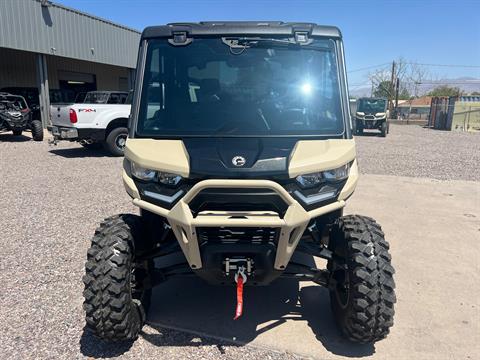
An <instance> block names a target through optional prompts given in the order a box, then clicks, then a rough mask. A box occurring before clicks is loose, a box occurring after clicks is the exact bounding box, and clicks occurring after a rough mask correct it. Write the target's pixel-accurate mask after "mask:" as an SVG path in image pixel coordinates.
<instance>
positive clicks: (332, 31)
mask: <svg viewBox="0 0 480 360" xmlns="http://www.w3.org/2000/svg"><path fill="white" fill-rule="evenodd" d="M177 32H180V33H181V32H186V33H187V35H189V36H208V35H213V36H215V35H232V36H233V35H253V36H255V35H256V36H261V35H284V36H294V34H295V33H297V32H307V33H308V35H309V36H318V37H330V38H332V37H333V38H341V37H342V34H341V32H340V30H339V29H338V28H337V27H335V26H324V25H317V24H314V23H291V22H288V23H287V22H282V21H235V22H232V21H202V22H199V23H171V24H167V25H161V26H151V27H147V28H146V29H145V30H143V33H142V39H148V38H155V37H171V36H172V35H173V34H174V33H177Z"/></svg>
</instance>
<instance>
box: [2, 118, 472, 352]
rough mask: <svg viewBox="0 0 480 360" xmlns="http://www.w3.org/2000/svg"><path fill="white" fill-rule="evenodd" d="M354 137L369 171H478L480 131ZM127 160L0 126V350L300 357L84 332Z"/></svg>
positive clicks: (125, 201) (435, 174)
mask: <svg viewBox="0 0 480 360" xmlns="http://www.w3.org/2000/svg"><path fill="white" fill-rule="evenodd" d="M357 142H358V153H359V162H360V167H361V171H362V172H364V173H375V174H391V175H406V176H422V177H432V178H436V179H456V178H462V179H467V180H477V181H478V180H480V169H479V168H478V163H479V159H480V136H479V135H477V134H475V135H473V134H460V133H450V132H437V131H433V130H426V129H422V128H420V127H415V126H392V127H391V134H390V135H389V136H388V137H387V138H385V139H384V138H380V137H372V136H363V137H358V139H357ZM121 161H122V160H121V159H120V158H111V157H108V156H107V155H106V154H105V153H103V152H98V151H97V152H95V151H88V150H86V149H83V148H82V147H80V146H78V145H76V144H69V143H63V144H60V145H59V146H58V147H49V146H48V145H47V143H46V142H43V143H37V142H33V141H31V140H30V139H29V138H28V137H17V138H15V137H13V136H11V135H9V134H0V198H1V206H0V229H2V238H1V240H0V241H1V244H0V259H1V260H0V284H2V291H1V292H0V327H1V329H2V330H1V331H0V354H1V358H13V359H29V358H42V359H50V358H51V359H59V358H62V359H72V358H83V357H92V358H98V357H115V356H120V357H122V358H139V357H144V358H151V357H158V358H168V359H200V358H201V359H237V358H238V359H239V358H242V359H257V358H265V359H269V358H272V359H273V358H275V359H294V358H298V357H296V356H295V355H293V354H287V353H278V352H273V351H270V350H263V349H257V348H253V347H250V346H236V345H234V344H230V343H226V342H223V341H219V340H215V339H210V338H207V337H203V336H198V335H192V334H187V333H183V332H179V331H175V330H168V329H163V328H154V327H150V326H146V327H145V328H144V333H143V334H142V335H141V337H140V338H139V340H138V341H136V342H135V343H134V344H133V345H131V344H116V345H108V344H104V343H102V342H101V341H98V340H96V339H95V338H93V337H91V336H90V335H88V334H87V333H84V332H83V324H84V314H83V310H82V296H81V292H82V290H83V285H82V282H81V277H82V275H83V272H84V270H83V267H84V261H85V257H86V255H85V254H86V251H87V248H88V246H89V239H90V238H91V236H92V234H93V231H94V229H95V227H96V226H97V224H98V223H99V221H100V220H101V219H103V218H105V217H107V216H110V215H112V214H116V213H121V212H134V211H135V208H134V207H133V206H132V205H131V203H130V201H129V198H128V196H127V195H126V193H125V191H124V189H123V185H122V183H121V178H120V169H121Z"/></svg>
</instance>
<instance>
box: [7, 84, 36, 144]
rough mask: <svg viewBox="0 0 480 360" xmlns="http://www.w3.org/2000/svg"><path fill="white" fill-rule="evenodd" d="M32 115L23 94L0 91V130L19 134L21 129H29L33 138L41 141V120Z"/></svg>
mask: <svg viewBox="0 0 480 360" xmlns="http://www.w3.org/2000/svg"><path fill="white" fill-rule="evenodd" d="M32 115H33V114H32V111H31V110H30V108H29V107H28V105H27V102H26V101H25V98H24V97H23V96H19V95H12V94H9V93H4V92H0V132H2V131H11V132H13V135H16V136H19V135H22V132H23V131H25V130H31V131H32V138H33V140H35V141H42V140H43V126H42V122H41V121H40V120H37V119H35V118H34V117H33V116H32Z"/></svg>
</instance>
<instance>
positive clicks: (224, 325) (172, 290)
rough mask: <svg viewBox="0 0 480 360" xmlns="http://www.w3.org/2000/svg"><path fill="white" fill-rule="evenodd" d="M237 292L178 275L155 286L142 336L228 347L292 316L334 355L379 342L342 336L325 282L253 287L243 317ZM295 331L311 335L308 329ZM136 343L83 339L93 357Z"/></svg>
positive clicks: (369, 350) (158, 342) (165, 342)
mask: <svg viewBox="0 0 480 360" xmlns="http://www.w3.org/2000/svg"><path fill="white" fill-rule="evenodd" d="M234 293H235V289H234V288H230V287H218V286H210V285H208V284H206V283H204V282H203V281H202V280H200V279H197V278H185V279H175V280H171V281H169V282H167V283H165V284H163V285H160V286H159V287H158V288H156V290H155V291H154V295H153V299H152V307H151V308H150V312H149V314H148V320H147V323H148V324H149V328H148V331H147V332H142V333H141V334H140V336H141V337H142V338H143V339H144V340H146V341H148V342H149V343H151V344H152V345H154V346H211V345H215V346H217V347H218V348H219V350H220V351H222V347H223V346H224V345H229V346H232V345H233V346H241V345H242V344H248V343H250V342H252V341H253V340H255V338H256V337H257V336H259V335H261V334H263V333H265V332H269V331H275V329H276V328H277V327H279V326H281V325H284V324H285V323H286V322H287V321H293V322H296V321H301V322H305V323H306V325H308V328H309V329H310V331H312V332H313V334H314V335H315V338H316V341H318V345H319V346H323V347H324V348H325V349H326V350H327V351H329V352H331V353H332V354H336V355H342V356H346V357H356V358H358V357H364V356H369V355H372V354H373V353H374V352H375V347H374V346H373V345H359V344H355V343H352V342H349V341H347V340H345V339H344V338H343V337H342V335H341V334H340V333H339V331H338V329H337V327H336V325H335V322H334V319H333V315H332V313H331V310H330V300H329V293H328V290H327V289H325V288H323V287H320V286H317V285H311V286H305V287H302V288H299V283H298V282H297V281H295V280H278V281H275V282H274V283H272V285H271V286H267V287H248V288H246V289H245V304H244V306H245V307H244V315H243V317H242V318H241V319H240V320H237V321H234V320H233V311H234V307H235V303H234ZM284 326H289V324H286V325H284ZM172 328H177V329H181V330H182V331H179V330H173V329H172ZM306 329H307V327H305V329H304V330H306ZM289 334H290V335H291V333H289ZM294 335H295V336H305V335H304V334H303V332H299V333H296V334H294ZM278 341H279V344H278V348H279V350H282V345H281V341H295V339H294V338H290V337H287V336H285V334H283V335H282V336H279V338H278ZM131 346H132V342H120V343H113V344H112V343H107V342H104V341H102V340H99V339H97V338H96V337H94V336H93V335H91V334H90V332H88V331H86V330H85V331H84V333H83V335H82V338H81V340H80V350H81V352H82V354H83V355H85V356H88V357H93V358H109V357H116V356H119V355H121V354H123V353H125V352H127V351H128V350H129V349H130V348H131Z"/></svg>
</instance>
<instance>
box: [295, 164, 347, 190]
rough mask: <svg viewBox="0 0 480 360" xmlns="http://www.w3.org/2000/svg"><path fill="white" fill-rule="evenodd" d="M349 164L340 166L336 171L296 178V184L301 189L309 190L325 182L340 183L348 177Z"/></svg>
mask: <svg viewBox="0 0 480 360" xmlns="http://www.w3.org/2000/svg"><path fill="white" fill-rule="evenodd" d="M349 170H350V164H345V165H342V166H340V167H338V168H336V169H332V170H326V171H320V172H316V173H312V174H306V175H300V176H297V178H296V180H297V182H298V183H299V184H300V185H301V186H302V187H303V188H310V187H314V186H317V185H319V184H320V183H322V182H325V181H340V180H344V179H346V178H347V177H348V172H349Z"/></svg>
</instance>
